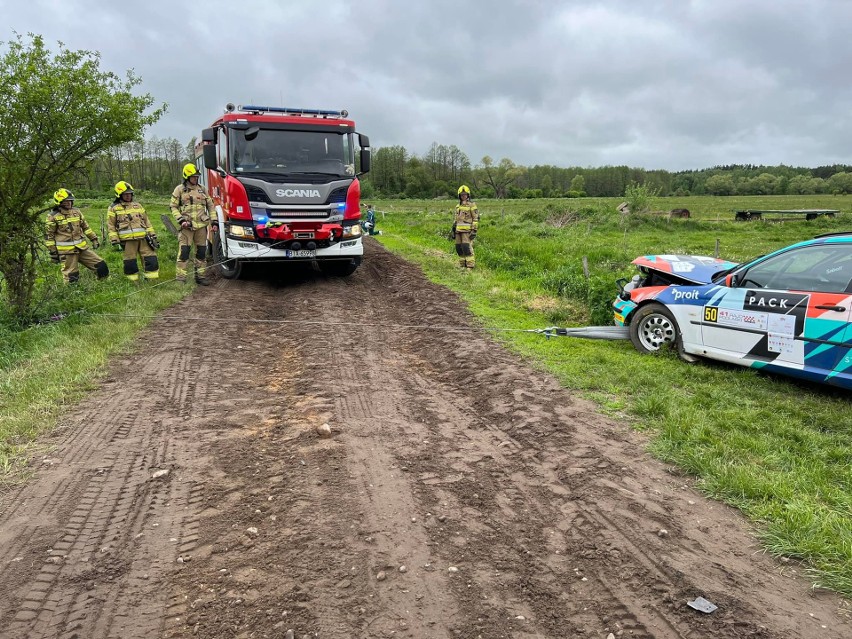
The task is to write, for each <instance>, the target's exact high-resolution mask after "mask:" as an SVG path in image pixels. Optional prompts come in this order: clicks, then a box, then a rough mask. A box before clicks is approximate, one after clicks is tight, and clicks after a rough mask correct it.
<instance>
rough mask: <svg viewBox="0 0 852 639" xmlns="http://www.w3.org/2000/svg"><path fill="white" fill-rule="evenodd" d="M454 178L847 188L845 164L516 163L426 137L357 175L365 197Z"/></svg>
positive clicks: (692, 189) (376, 155)
mask: <svg viewBox="0 0 852 639" xmlns="http://www.w3.org/2000/svg"><path fill="white" fill-rule="evenodd" d="M461 183H466V184H469V185H470V186H471V187H472V188H473V189H474V192H475V195H476V196H477V197H480V198H489V197H492V198H493V197H496V198H512V199H519V198H539V197H568V198H574V197H622V196H623V195H624V193H625V191H626V189H627V187H628V186H629V185H631V184H641V185H644V186H646V187H647V188H648V189H649V191H651V192H654V193H658V194H659V195H662V196H686V195H811V194H817V193H835V194H843V193H852V166H849V165H842V164H834V165H827V166H820V167H817V168H807V167H792V166H786V165H779V166H762V165H750V164H733V165H727V166H714V167H710V168H706V169H700V170H688V171H667V170H662V169H657V170H649V169H643V168H637V167H628V166H602V167H576V166H575V167H570V166H569V167H559V166H552V165H535V166H522V165H518V164H515V163H514V162H513V161H512V160H511V159H509V158H503V159H501V160H500V161H499V162H496V163H495V162H494V160H493V159H492V158H491V157H489V156H485V157H483V158H482V159H481V160H480V162H479V163H478V164H475V165H474V164H472V163H471V162H470V159H469V158H468V156H467V154H465V153H464V152H463V151H461V150H459V149H458V147H456V146H455V145H452V146H446V145H442V144H438V143H433V144H432V146H431V147H430V149H429V150H428V151H427V152H426V153H425V154H423V155H421V156H418V155H417V154H414V153H411V152H409V151H408V150H407V149H406V148H405V147H403V146H389V147H380V148H377V149H374V151H373V168H372V171H371V172H370V174H369V175H367V176H366V177H365V178H364V186H363V192H364V193H366V196H367V197H388V198H436V197H455V194H456V189H457V188H458V185H459V184H461Z"/></svg>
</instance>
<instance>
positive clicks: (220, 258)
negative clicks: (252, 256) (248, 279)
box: [213, 235, 243, 280]
mask: <svg viewBox="0 0 852 639" xmlns="http://www.w3.org/2000/svg"><path fill="white" fill-rule="evenodd" d="M213 262H214V264H216V265H218V267H219V275H221V276H222V277H224V278H225V279H226V280H235V279H237V278H239V276H240V274H241V273H242V272H243V263H242V262H241V261H240V260H236V259H231V260H229V259H228V257H227V256H226V255H225V252H224V251H223V250H222V240H221V238H220V237H219V236H218V235H217V236H215V237H214V238H213Z"/></svg>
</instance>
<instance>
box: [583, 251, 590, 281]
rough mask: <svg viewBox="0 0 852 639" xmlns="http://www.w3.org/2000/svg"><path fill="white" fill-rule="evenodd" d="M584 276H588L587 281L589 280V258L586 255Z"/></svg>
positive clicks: (584, 258)
mask: <svg viewBox="0 0 852 639" xmlns="http://www.w3.org/2000/svg"><path fill="white" fill-rule="evenodd" d="M583 275H585V276H586V279H589V258H588V257H586V256H585V255H584V256H583Z"/></svg>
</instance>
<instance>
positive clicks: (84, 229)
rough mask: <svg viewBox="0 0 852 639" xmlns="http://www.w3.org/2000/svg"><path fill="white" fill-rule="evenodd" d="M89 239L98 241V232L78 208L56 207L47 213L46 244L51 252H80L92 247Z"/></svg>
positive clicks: (61, 253)
mask: <svg viewBox="0 0 852 639" xmlns="http://www.w3.org/2000/svg"><path fill="white" fill-rule="evenodd" d="M86 238H89V240H92V241H96V240H97V239H98V236H97V234H96V233H95V232H94V231H93V230H92V229H90V228H89V224H88V223H87V222H86V218H84V217H83V214H82V213H81V212H80V209H78V208H76V207H75V208H70V209H63V208H59V207H57V208H55V209H53V210H52V211H51V212H50V213H48V214H47V236H46V239H45V244H46V245H47V250H48V251H50V252H51V253H53V252H57V253H59V254H60V255H68V254H69V253H80V252H82V251H85V250H86V249H88V248H91V247H90V245H89V242H87V241H86Z"/></svg>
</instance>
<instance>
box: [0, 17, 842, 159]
mask: <svg viewBox="0 0 852 639" xmlns="http://www.w3.org/2000/svg"><path fill="white" fill-rule="evenodd" d="M0 16H2V18H0V25H6V26H0V40H4V41H5V40H8V39H9V38H10V37H12V31H13V30H14V31H17V32H19V33H23V34H25V33H28V32H34V33H39V34H42V35H43V36H45V38H46V39H47V41H48V42H49V43H55V42H56V41H57V40H61V41H63V42H64V43H65V44H66V45H67V46H69V47H70V48H74V49H79V48H87V49H95V50H98V51H100V52H101V54H102V67H103V68H105V69H109V70H112V71H116V72H120V73H122V74H123V72H124V71H125V70H127V69H130V68H133V69H135V71H136V73H137V74H138V75H140V76H141V77H142V80H143V85H142V87H143V89H144V90H145V91H147V92H150V93H151V94H152V95H153V96H154V97H155V98H156V99H157V100H158V101H160V102H166V103H168V105H169V109H168V113H167V114H166V115H165V116H164V117H163V119H162V120H161V121H160V122H159V123H158V124H157V125H156V126H155V127H153V128H152V129H151V130H150V131H149V135H157V136H160V137H176V138H178V139H179V140H181V142H187V141H188V140H189V139H190V138H191V137H192V136H193V135H198V134H199V131H200V130H201V129H202V128H203V127H204V126H206V125H208V124H209V123H210V122H211V121H212V120H213V119H214V118H215V117H216V116H217V115H218V114H219V113H221V112H222V110H223V107H224V105H225V104H226V103H227V102H234V103H236V104H263V105H285V106H291V107H305V108H326V109H344V108H345V109H348V110H349V113H350V116H351V117H352V118H353V119H355V121H356V123H357V125H358V130H359V131H361V132H363V133H366V134H368V135H369V136H370V140H371V143H372V145H373V147H379V146H388V145H394V144H400V145H403V146H405V147H406V148H407V149H408V150H409V151H410V152H414V153H417V154H422V153H424V152H425V151H426V150H427V149H428V147H429V145H430V144H431V143H432V142H433V141H436V142H438V143H441V144H455V145H457V146H458V147H459V148H461V149H462V150H463V151H465V152H466V153H467V154H468V156H469V157H470V159H471V161H472V162H473V163H474V164H476V163H478V162H479V160H480V159H481V158H482V156H484V155H490V156H492V157H493V158H494V159H495V161H497V160H499V159H500V158H502V157H509V158H511V159H512V160H514V161H515V162H517V163H519V164H526V165H534V164H554V165H557V166H601V165H605V164H626V165H629V166H638V167H645V168H648V169H653V168H662V169H670V170H677V169H688V168H704V167H708V166H712V165H716V164H729V163H755V164H758V163H763V164H781V163H784V164H792V165H797V166H818V165H822V164H833V163H836V162H837V163H852V118H850V106H851V105H852V100H850V97H852V78H850V69H852V35H850V33H852V31H850V30H851V29H852V2H850V1H849V0H808V1H804V0H802V1H796V2H793V1H788V0H691V1H690V0H643V1H639V0H600V1H598V2H592V1H587V0H525V1H523V2H521V1H514V0H491V1H489V2H484V1H483V2H473V1H468V0H423V1H419V2H418V1H417V0H408V1H407V2H406V1H403V0H361V1H360V2H347V1H343V0H323V1H311V0H301V1H299V2H294V1H292V0H281V1H280V2H273V1H271V0H268V1H261V0H232V1H231V2H224V1H221V0H189V1H183V2H182V1H180V0H178V1H171V2H167V1H165V0H147V1H145V2H138V3H137V2H134V3H129V2H96V1H94V0H62V1H58V0H27V1H21V0H14V1H12V0H0Z"/></svg>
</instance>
